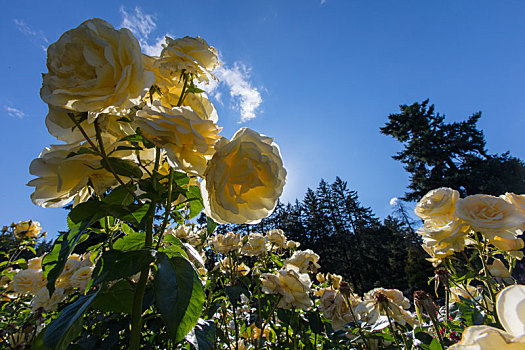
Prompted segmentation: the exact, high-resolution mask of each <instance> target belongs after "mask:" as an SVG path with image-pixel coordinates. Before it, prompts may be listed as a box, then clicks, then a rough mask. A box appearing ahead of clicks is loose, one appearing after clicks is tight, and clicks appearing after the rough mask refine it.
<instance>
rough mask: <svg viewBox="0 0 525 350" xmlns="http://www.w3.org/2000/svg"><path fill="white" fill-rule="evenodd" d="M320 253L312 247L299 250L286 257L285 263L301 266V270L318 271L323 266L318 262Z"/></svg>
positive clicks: (302, 271)
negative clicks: (315, 251)
mask: <svg viewBox="0 0 525 350" xmlns="http://www.w3.org/2000/svg"><path fill="white" fill-rule="evenodd" d="M318 261H319V255H317V254H316V253H314V252H313V251H312V250H311V249H306V250H298V251H296V252H294V253H293V255H292V256H291V257H290V258H288V259H286V260H285V261H284V263H283V265H285V266H286V265H294V266H297V267H298V268H299V272H301V273H304V272H317V269H318V268H320V267H321V266H320V265H319V264H318V263H317V262H318Z"/></svg>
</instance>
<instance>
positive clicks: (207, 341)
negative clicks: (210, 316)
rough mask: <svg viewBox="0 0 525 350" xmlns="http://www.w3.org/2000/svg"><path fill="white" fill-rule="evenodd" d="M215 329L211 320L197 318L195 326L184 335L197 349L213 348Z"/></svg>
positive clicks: (210, 349) (209, 349)
mask: <svg viewBox="0 0 525 350" xmlns="http://www.w3.org/2000/svg"><path fill="white" fill-rule="evenodd" d="M215 329H216V327H215V323H214V322H213V321H211V320H209V321H206V320H203V319H202V318H199V320H198V322H197V325H196V326H195V328H194V329H193V330H191V331H190V332H189V333H188V335H187V336H186V340H187V341H188V342H190V343H191V344H192V345H193V346H194V347H195V348H196V349H197V350H213V345H214V343H215Z"/></svg>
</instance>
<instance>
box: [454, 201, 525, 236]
mask: <svg viewBox="0 0 525 350" xmlns="http://www.w3.org/2000/svg"><path fill="white" fill-rule="evenodd" d="M456 215H457V216H458V217H459V218H460V219H462V220H463V221H465V222H466V223H467V224H468V225H470V227H471V228H472V229H473V230H474V231H477V232H481V233H483V234H484V235H485V236H486V237H487V238H488V239H493V238H494V237H496V236H499V237H502V238H506V239H513V238H516V236H517V235H519V234H521V233H522V231H521V229H520V228H521V227H522V225H523V217H522V216H521V215H520V214H519V212H518V210H517V209H516V207H515V206H513V205H512V204H510V203H508V202H506V201H505V200H504V199H503V198H500V197H494V196H489V195H485V194H477V195H474V196H468V197H467V198H463V199H460V200H458V202H457V204H456Z"/></svg>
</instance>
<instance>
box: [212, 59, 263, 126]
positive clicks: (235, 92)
mask: <svg viewBox="0 0 525 350" xmlns="http://www.w3.org/2000/svg"><path fill="white" fill-rule="evenodd" d="M213 74H215V75H216V76H217V78H219V79H220V80H221V81H222V82H224V83H225V84H226V86H227V87H228V89H229V90H230V96H231V97H232V98H233V99H234V100H236V101H237V102H236V104H235V105H236V107H237V108H238V109H239V110H240V112H241V122H246V121H248V120H250V119H253V118H255V117H256V114H255V111H256V110H257V108H259V106H260V105H261V103H262V98H261V93H260V92H259V90H258V89H257V88H256V87H253V86H252V84H251V83H250V82H249V80H248V79H249V78H250V69H248V68H247V67H246V65H244V64H242V63H240V62H235V63H234V64H233V68H228V67H227V66H226V65H223V66H221V67H219V68H217V69H216V70H215V71H214V72H213ZM215 97H216V98H217V94H215ZM219 98H220V94H219Z"/></svg>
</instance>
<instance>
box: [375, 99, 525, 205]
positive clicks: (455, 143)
mask: <svg viewBox="0 0 525 350" xmlns="http://www.w3.org/2000/svg"><path fill="white" fill-rule="evenodd" d="M400 109H401V113H399V114H391V115H390V116H389V117H388V118H389V121H388V123H386V124H385V126H384V127H382V128H381V133H383V134H385V135H390V136H392V137H394V138H395V139H397V140H398V141H399V142H401V143H402V145H403V150H402V151H400V152H398V153H397V154H396V155H394V156H393V158H394V159H395V160H399V161H401V163H403V164H404V168H405V170H406V171H407V172H408V173H409V174H410V184H409V186H408V188H409V190H410V191H409V192H407V193H406V194H405V199H406V200H409V201H414V200H419V199H420V198H421V197H422V196H424V195H425V194H426V193H427V192H428V191H430V190H432V189H435V188H439V187H451V188H454V189H456V190H458V191H460V193H461V195H462V196H466V195H472V194H477V193H484V194H492V195H500V194H502V193H505V192H515V193H523V192H524V191H525V164H524V163H523V162H522V161H521V160H519V159H518V158H515V157H512V156H511V155H509V153H508V152H507V153H504V154H502V155H498V154H494V155H491V154H488V153H487V151H486V149H485V145H486V143H485V137H484V135H483V131H481V130H478V128H477V125H476V124H477V122H478V120H479V118H480V117H481V112H477V113H475V114H473V115H472V116H470V117H469V118H468V119H467V120H466V121H462V122H454V123H445V121H444V119H445V116H444V115H440V114H439V113H435V112H434V105H430V106H429V105H428V100H425V101H423V102H422V103H417V102H416V103H414V104H412V105H410V106H408V105H401V106H400Z"/></svg>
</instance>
